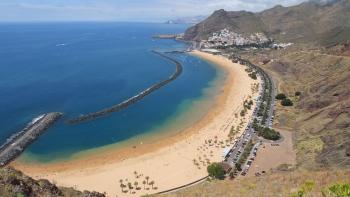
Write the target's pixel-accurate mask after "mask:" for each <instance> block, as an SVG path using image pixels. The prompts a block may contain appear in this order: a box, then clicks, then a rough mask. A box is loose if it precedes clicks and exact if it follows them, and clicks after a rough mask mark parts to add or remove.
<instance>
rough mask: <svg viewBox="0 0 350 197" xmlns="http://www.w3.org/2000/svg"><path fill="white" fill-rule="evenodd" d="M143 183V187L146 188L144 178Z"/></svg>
mask: <svg viewBox="0 0 350 197" xmlns="http://www.w3.org/2000/svg"><path fill="white" fill-rule="evenodd" d="M142 184H143V189H145V185H146V181H145V180H143V181H142Z"/></svg>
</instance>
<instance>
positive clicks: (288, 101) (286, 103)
mask: <svg viewBox="0 0 350 197" xmlns="http://www.w3.org/2000/svg"><path fill="white" fill-rule="evenodd" d="M281 105H283V106H293V102H292V100H290V99H289V98H285V99H283V100H282V101H281Z"/></svg>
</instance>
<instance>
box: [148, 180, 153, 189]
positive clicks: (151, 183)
mask: <svg viewBox="0 0 350 197" xmlns="http://www.w3.org/2000/svg"><path fill="white" fill-rule="evenodd" d="M149 184H150V185H151V186H152V189H153V185H154V181H151V182H150V183H149Z"/></svg>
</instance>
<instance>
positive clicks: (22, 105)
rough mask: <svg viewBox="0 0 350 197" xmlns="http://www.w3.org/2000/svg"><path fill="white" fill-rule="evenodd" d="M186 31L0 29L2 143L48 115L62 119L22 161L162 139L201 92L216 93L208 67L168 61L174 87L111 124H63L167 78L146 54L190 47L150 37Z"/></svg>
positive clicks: (154, 27)
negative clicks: (152, 136) (157, 135)
mask: <svg viewBox="0 0 350 197" xmlns="http://www.w3.org/2000/svg"><path fill="white" fill-rule="evenodd" d="M186 28H187V27H186V26H185V25H166V24H148V23H53V24H46V23H27V24H19V23H17V24H0V43H1V44H0V142H4V141H5V140H6V138H7V137H8V136H10V135H11V134H12V133H14V132H17V131H19V130H20V129H22V128H23V127H24V126H25V124H26V123H28V122H29V121H30V120H31V119H33V118H34V117H36V116H38V115H40V114H42V113H46V112H53V111H58V112H63V113H64V117H63V119H62V120H60V121H59V122H58V123H57V124H55V125H54V126H53V127H51V128H50V129H49V130H48V131H47V132H46V133H45V134H43V135H42V136H41V137H40V138H39V139H38V140H37V141H35V142H34V143H33V144H32V145H30V147H29V148H28V149H27V150H26V152H25V154H24V157H25V156H27V158H28V156H30V157H31V158H32V159H33V160H35V161H37V162H49V161H52V160H56V159H67V158H69V157H70V156H72V155H74V154H75V153H78V152H81V151H84V150H88V149H93V148H98V147H102V146H106V145H110V144H115V143H118V142H122V141H125V140H128V139H130V138H133V137H135V136H140V135H143V134H147V133H151V132H154V131H155V130H156V131H157V132H167V129H165V128H166V127H165V126H166V125H167V124H169V123H171V120H181V118H180V117H181V116H184V115H185V114H186V110H188V109H191V107H193V105H194V103H195V101H197V100H203V99H205V97H208V94H207V93H206V92H208V91H205V90H208V88H209V89H210V88H212V87H214V85H213V83H214V82H215V80H216V79H217V78H218V76H219V75H220V71H218V70H217V69H216V68H215V67H214V66H213V65H210V64H209V63H207V62H205V61H201V60H200V59H198V58H195V57H192V56H189V55H187V54H172V56H173V57H175V58H176V59H178V60H179V61H181V62H182V63H183V66H184V72H183V73H182V75H181V76H180V77H179V78H178V79H177V80H175V81H174V82H171V83H170V84H168V85H167V86H165V87H163V88H161V89H160V90H158V91H156V92H153V93H152V94H151V95H149V96H147V97H146V98H144V99H143V100H141V101H140V102H138V103H136V104H134V105H131V106H130V107H128V108H127V109H125V110H122V111H120V112H116V113H113V114H111V115H109V116H106V117H101V118H98V119H96V120H94V121H90V122H84V123H81V124H78V125H67V124H65V123H64V121H65V120H67V119H70V118H73V117H77V116H79V115H81V114H86V113H89V112H94V111H97V110H100V109H102V108H105V107H109V106H111V105H114V104H117V103H119V102H121V101H123V100H125V99H127V98H129V97H131V96H133V95H135V94H137V93H138V92H140V91H141V90H143V89H145V88H147V87H149V86H150V85H152V84H154V83H156V82H158V81H160V80H163V79H165V78H167V77H168V76H169V75H170V74H172V73H173V72H174V70H175V66H174V65H173V64H172V63H171V62H169V61H167V60H165V59H162V58H161V57H159V56H157V55H155V54H153V53H152V52H151V50H153V49H155V50H161V51H170V50H178V49H185V48H186V47H187V46H186V44H185V43H181V42H176V41H173V40H154V39H152V38H151V36H152V35H154V34H162V33H178V32H183V31H184V30H185V29H186ZM203 111H204V109H203ZM203 113H204V112H203ZM201 115H203V114H201V113H198V115H195V116H197V117H191V118H192V119H193V121H195V120H196V119H199V118H200V116H201ZM183 122H184V121H183ZM178 123H179V124H181V121H178ZM184 125H185V123H184ZM178 126H179V128H180V127H181V125H178Z"/></svg>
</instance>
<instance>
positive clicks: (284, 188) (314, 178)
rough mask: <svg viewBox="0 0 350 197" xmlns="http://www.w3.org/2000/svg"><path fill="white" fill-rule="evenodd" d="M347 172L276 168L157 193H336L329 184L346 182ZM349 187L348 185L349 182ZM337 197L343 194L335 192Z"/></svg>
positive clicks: (267, 196)
mask: <svg viewBox="0 0 350 197" xmlns="http://www.w3.org/2000/svg"><path fill="white" fill-rule="evenodd" d="M349 176H350V172H349V171H345V172H344V171H319V172H316V173H310V172H307V171H303V172H289V171H278V172H275V173H271V174H267V175H265V176H262V177H259V178H256V177H245V178H244V179H236V180H225V181H206V182H204V183H200V184H198V185H196V186H193V187H190V188H187V189H183V190H180V191H178V192H175V193H169V194H165V195H160V196H166V197H184V196H200V197H217V196H225V197H242V196H249V197H274V196H283V197H284V196H292V197H297V196H298V197H306V196H312V197H316V196H323V197H336V196H337V195H335V194H334V193H333V192H331V191H330V190H329V188H331V187H332V186H334V185H341V184H343V183H347V182H349ZM348 187H350V185H348ZM297 194H300V195H297ZM302 194H304V195H302ZM337 197H346V196H341V195H338V196H337Z"/></svg>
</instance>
